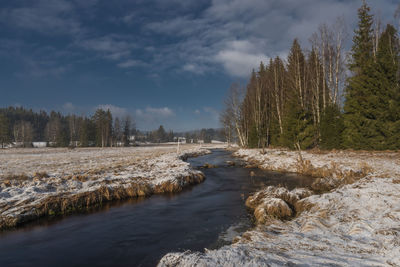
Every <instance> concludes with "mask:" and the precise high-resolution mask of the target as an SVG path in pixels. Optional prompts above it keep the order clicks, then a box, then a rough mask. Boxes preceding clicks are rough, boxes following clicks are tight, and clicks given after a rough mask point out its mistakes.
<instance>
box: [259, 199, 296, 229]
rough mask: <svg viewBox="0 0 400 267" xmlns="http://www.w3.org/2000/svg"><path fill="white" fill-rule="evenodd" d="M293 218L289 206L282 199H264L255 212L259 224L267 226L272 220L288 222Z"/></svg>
mask: <svg viewBox="0 0 400 267" xmlns="http://www.w3.org/2000/svg"><path fill="white" fill-rule="evenodd" d="M292 216H293V211H292V209H291V208H290V207H289V205H288V204H287V203H286V202H285V201H283V200H282V199H280V198H267V199H264V200H263V202H262V203H261V204H259V205H258V206H257V207H256V208H255V210H254V217H255V219H256V222H257V224H265V223H267V222H269V221H271V219H272V220H273V219H275V218H276V219H280V220H287V219H289V218H291V217H292Z"/></svg>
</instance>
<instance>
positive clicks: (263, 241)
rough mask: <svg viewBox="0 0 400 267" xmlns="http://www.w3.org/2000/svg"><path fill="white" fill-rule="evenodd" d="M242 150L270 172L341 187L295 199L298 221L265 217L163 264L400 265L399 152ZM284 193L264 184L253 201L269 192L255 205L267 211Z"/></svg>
mask: <svg viewBox="0 0 400 267" xmlns="http://www.w3.org/2000/svg"><path fill="white" fill-rule="evenodd" d="M236 155H238V156H241V157H243V158H244V159H245V160H246V161H248V162H249V163H251V164H257V165H259V166H260V167H261V168H266V169H270V170H278V171H289V172H301V173H308V174H312V175H314V176H318V175H320V176H322V177H323V176H325V177H328V176H331V179H332V180H337V181H338V182H337V183H335V184H336V185H337V186H338V187H337V188H336V189H333V190H331V191H330V192H327V193H324V194H320V195H312V196H309V197H305V198H303V199H301V200H300V198H298V199H295V198H293V199H295V200H294V201H296V203H294V204H295V206H296V207H301V209H300V210H301V211H302V212H301V213H299V214H297V216H295V217H294V218H293V219H292V220H289V221H281V220H278V219H277V217H276V216H275V217H271V218H269V219H267V220H265V217H261V219H260V220H258V221H259V224H258V225H257V226H256V227H255V228H254V229H252V230H250V231H248V232H246V233H244V234H243V235H242V236H241V237H240V238H239V239H238V240H237V242H235V243H234V244H232V245H230V246H224V247H222V248H220V249H217V250H206V251H205V252H204V253H199V252H196V253H191V252H185V253H169V254H167V255H165V256H164V257H163V258H162V260H161V261H160V264H159V265H160V266H177V265H178V266H283V265H285V266H286V265H288V266H291V265H295V264H296V265H297V264H300V265H303V266H304V265H306V266H309V265H312V266H321V265H322V266H325V265H329V266H400V153H393V152H351V151H336V152H329V153H322V152H314V153H313V152H302V155H301V157H302V160H299V158H300V157H299V154H298V152H290V151H285V150H267V151H266V154H261V153H260V151H259V150H244V149H242V150H239V151H237V152H236ZM348 177H351V178H352V179H348ZM341 181H345V182H341ZM350 182H352V183H350ZM279 191H282V192H284V191H285V190H281V189H279V188H277V189H276V190H274V189H273V188H266V189H264V190H261V191H260V192H258V193H257V195H255V196H254V197H253V198H252V199H249V200H248V202H247V204H248V205H250V206H251V205H252V201H253V200H254V199H257V198H258V197H260V196H264V197H265V198H264V199H261V200H258V201H260V203H261V205H263V206H261V208H262V209H257V208H256V210H255V211H256V212H260V210H261V211H263V212H264V211H265V212H267V211H268V208H270V206H274V205H273V203H272V202H276V203H280V204H282V203H281V202H282V201H281V202H280V201H279V200H280V199H278V198H277V195H279V194H281V193H279ZM284 193H285V195H286V196H288V195H289V196H293V195H296V194H295V193H292V192H287V191H286V192H284ZM269 199H270V200H271V201H269ZM283 200H285V198H283ZM268 201H269V202H268ZM284 203H285V202H283V205H285V204H284ZM268 205H270V206H268ZM275 206H276V205H275ZM259 207H260V206H259ZM285 207H286V206H285ZM288 207H289V206H288ZM275 211H276V210H275ZM289 213H290V211H289V212H286V213H283V214H284V215H285V214H286V215H290V214H289ZM267 215H268V214H267ZM256 216H257V215H256Z"/></svg>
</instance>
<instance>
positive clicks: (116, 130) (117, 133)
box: [113, 117, 122, 146]
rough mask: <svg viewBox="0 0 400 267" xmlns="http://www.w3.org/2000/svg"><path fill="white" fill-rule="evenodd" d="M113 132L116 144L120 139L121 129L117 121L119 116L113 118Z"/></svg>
mask: <svg viewBox="0 0 400 267" xmlns="http://www.w3.org/2000/svg"><path fill="white" fill-rule="evenodd" d="M113 128H114V129H113V133H114V138H113V139H114V143H115V145H116V146H118V143H119V142H121V141H122V129H121V123H120V121H119V118H118V117H117V118H115V120H114V127H113Z"/></svg>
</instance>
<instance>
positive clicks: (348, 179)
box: [297, 158, 373, 193]
mask: <svg viewBox="0 0 400 267" xmlns="http://www.w3.org/2000/svg"><path fill="white" fill-rule="evenodd" d="M297 172H298V173H301V174H305V175H309V176H312V177H315V178H317V179H316V180H315V182H314V183H313V184H312V186H311V187H312V189H313V190H314V191H315V192H316V193H324V192H329V191H331V190H332V189H334V188H337V187H338V186H340V185H344V184H352V183H354V182H356V181H358V180H360V179H361V178H364V177H366V176H367V175H368V174H370V173H372V172H373V168H372V167H371V166H369V165H368V164H367V163H366V162H362V163H361V164H360V166H359V169H358V171H354V170H342V168H341V167H340V166H339V165H338V163H337V162H335V161H331V164H330V166H329V167H328V166H324V167H314V166H313V165H312V163H311V161H310V160H303V159H302V158H299V159H298V163H297Z"/></svg>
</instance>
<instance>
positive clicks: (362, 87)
mask: <svg viewBox="0 0 400 267" xmlns="http://www.w3.org/2000/svg"><path fill="white" fill-rule="evenodd" d="M369 12H370V8H369V7H368V6H367V4H366V3H365V1H364V2H363V5H362V6H361V8H360V9H359V10H358V18H359V22H358V28H357V29H356V30H355V36H354V38H353V46H352V53H351V57H352V58H351V63H350V64H349V69H350V71H351V72H352V73H353V76H352V77H350V78H349V79H348V86H347V88H346V92H345V93H346V101H345V103H344V112H345V113H344V123H345V127H346V129H345V131H344V133H343V141H344V145H345V146H346V147H348V148H355V149H370V148H372V144H373V142H375V141H376V140H377V139H379V136H381V134H380V133H379V123H378V121H377V118H376V117H375V115H374V112H373V104H372V102H376V101H375V99H374V98H375V96H374V94H373V91H374V89H373V88H372V87H373V83H374V79H375V78H374V67H373V64H374V60H373V39H372V15H370V14H369ZM371 101H372V102H371Z"/></svg>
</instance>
